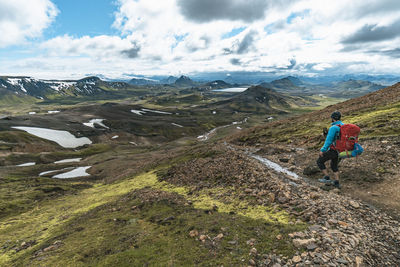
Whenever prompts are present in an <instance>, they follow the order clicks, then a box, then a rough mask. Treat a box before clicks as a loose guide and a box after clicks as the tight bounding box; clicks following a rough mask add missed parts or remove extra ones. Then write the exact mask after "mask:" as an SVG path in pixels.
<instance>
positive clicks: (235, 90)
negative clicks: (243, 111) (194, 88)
mask: <svg viewBox="0 0 400 267" xmlns="http://www.w3.org/2000/svg"><path fill="white" fill-rule="evenodd" d="M246 90H247V88H243V87H232V88H225V89H216V90H213V91H214V92H226V93H241V92H244V91H246Z"/></svg>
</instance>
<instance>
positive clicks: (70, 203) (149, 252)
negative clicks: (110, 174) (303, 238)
mask: <svg viewBox="0 0 400 267" xmlns="http://www.w3.org/2000/svg"><path fill="white" fill-rule="evenodd" d="M145 187H147V188H152V190H157V191H164V192H168V193H172V194H178V195H179V196H180V197H182V198H184V199H186V200H190V201H191V202H192V203H193V207H192V208H190V210H191V211H190V212H193V213H199V214H205V213H204V212H199V210H209V209H210V206H211V205H212V206H213V207H214V206H215V205H217V206H218V210H220V212H215V213H212V214H216V215H215V216H220V217H221V218H222V219H218V220H216V221H220V222H221V223H222V224H230V223H233V222H235V220H232V218H231V217H229V216H233V215H234V216H237V217H238V218H239V221H241V220H244V221H241V222H242V223H243V224H242V227H240V226H239V227H238V228H237V229H241V228H244V229H246V227H244V226H245V225H248V224H249V223H250V222H252V223H254V224H256V225H258V226H259V227H263V226H264V227H272V226H274V227H276V228H274V227H272V228H271V229H270V231H267V230H265V231H260V233H265V234H267V233H269V234H271V233H273V234H276V233H277V232H276V231H283V232H285V231H289V232H290V231H295V230H299V229H303V228H304V227H305V225H303V224H294V222H293V220H292V219H291V218H290V217H289V216H288V215H287V214H286V213H285V212H283V211H272V210H270V209H267V207H258V206H254V208H249V207H251V205H247V206H248V208H247V210H248V212H247V211H246V209H245V208H243V206H240V205H237V203H236V202H235V201H239V200H235V198H234V197H233V198H232V199H231V200H229V201H231V203H230V204H225V203H224V202H226V203H228V202H229V201H228V200H226V199H225V200H224V202H221V201H219V200H216V199H214V200H213V198H212V197H210V194H209V193H210V192H199V193H198V194H196V195H190V194H189V192H190V189H189V188H185V187H176V186H173V185H171V184H167V183H165V182H159V181H158V179H157V176H156V174H155V173H154V172H150V173H145V174H143V175H139V176H136V177H135V178H133V179H127V180H124V181H121V182H120V183H116V184H111V185H95V186H93V187H92V188H89V189H85V190H83V191H81V192H80V193H79V194H77V195H72V196H65V197H61V198H58V199H56V200H53V201H51V202H50V201H48V202H47V201H44V202H42V203H40V204H38V206H37V207H36V208H35V209H33V210H31V211H28V212H26V213H23V214H20V215H19V216H17V217H15V218H8V219H7V220H4V221H3V222H2V223H1V224H0V242H1V243H5V242H7V243H8V244H10V246H11V247H12V245H17V246H18V244H19V243H20V242H21V240H35V241H36V242H37V244H36V245H34V246H33V247H31V248H28V249H27V250H25V251H24V252H19V253H15V252H14V251H13V250H11V249H10V248H8V249H7V248H6V249H3V256H2V258H3V261H5V260H7V261H9V260H11V261H13V262H19V263H22V262H27V261H29V260H30V255H31V254H32V253H33V252H34V251H36V250H37V249H39V248H43V247H44V246H46V245H48V244H49V242H52V241H53V240H54V238H57V237H60V235H61V233H63V232H65V231H68V227H67V225H69V224H70V223H71V222H73V221H74V220H75V218H79V217H81V216H82V215H83V214H85V213H87V212H90V211H92V210H94V209H95V208H97V207H100V206H102V205H105V204H107V203H110V202H113V201H116V200H117V199H119V198H120V197H122V196H123V195H125V194H127V193H129V192H131V191H132V190H139V189H143V188H145ZM221 190H222V189H221ZM244 205H246V204H244ZM129 206H130V205H129ZM125 207H127V206H125ZM184 207H186V206H185V205H184ZM164 208H166V207H165V205H161V206H157V207H155V209H153V208H150V209H149V212H152V214H163V216H164V214H165V216H167V215H168V214H170V213H171V212H172V211H174V212H179V209H178V207H175V206H174V207H172V209H171V208H167V209H166V210H164ZM185 209H186V208H185ZM163 210H164V211H163ZM127 214H128V213H126V212H122V213H121V216H122V215H123V216H127V217H129V220H130V219H135V217H133V218H130V215H127ZM260 214H261V215H260ZM263 214H264V215H263ZM192 215H193V216H192ZM112 216H113V218H115V215H112ZM142 216H145V217H146V215H145V214H143V215H142ZM177 216H180V215H179V214H177ZM167 217H168V216H167ZM186 217H187V220H189V218H191V219H194V220H195V224H196V225H197V226H196V227H197V228H198V229H201V227H204V226H205V225H206V224H208V223H210V222H209V221H207V220H206V222H204V218H203V219H202V218H199V217H196V216H194V214H191V215H190V214H189V215H187V216H186ZM95 218H97V219H96V220H93V223H95V222H96V221H97V223H99V224H100V225H99V226H98V227H94V225H92V223H90V224H89V225H90V227H89V225H86V227H83V228H84V229H88V231H99V232H98V234H94V235H88V236H86V235H82V233H79V236H80V237H79V238H80V239H79V240H80V243H79V244H81V245H80V246H78V247H77V246H76V245H72V246H71V247H70V249H73V250H74V251H82V252H83V251H85V247H87V246H86V244H92V242H96V241H95V240H103V241H104V244H105V245H107V244H108V245H109V246H110V247H109V249H112V241H106V240H108V238H106V236H105V237H101V236H102V234H101V233H102V232H107V231H111V232H109V233H107V235H110V236H115V238H118V237H119V238H122V236H120V235H118V234H116V233H115V232H114V230H113V229H112V228H109V227H107V226H106V225H103V226H102V224H103V223H104V221H103V220H102V219H100V220H99V218H98V217H97V216H95ZM105 219H106V218H105ZM125 219H126V218H125ZM125 219H124V220H125ZM144 219H145V221H146V222H145V223H144V224H143V225H142V226H141V227H149V229H148V231H149V232H148V234H147V235H146V236H147V237H149V238H151V239H152V240H158V239H159V238H160V236H159V233H158V232H157V231H155V230H153V228H152V227H150V226H149V224H148V222H147V220H150V219H148V218H147V219H146V218H144ZM129 220H128V221H129ZM117 221H118V220H117ZM177 221H179V220H177ZM86 222H87V221H86V220H85V223H86ZM150 222H151V221H150ZM185 225H190V224H187V223H185ZM271 225H272V226H271ZM152 226H154V225H152ZM66 227H67V228H66ZM156 229H159V226H156ZM237 229H236V230H237ZM274 229H275V230H274ZM139 232H140V233H141V232H142V231H139ZM163 233H164V237H165V238H161V239H160V240H159V241H160V242H159V243H157V242H156V241H154V242H156V244H155V245H154V246H156V247H151V244H152V242H150V243H149V242H145V243H146V244H148V245H149V246H150V247H147V249H145V250H144V251H142V252H140V253H144V254H145V258H146V259H147V260H150V259H149V258H150V257H152V256H153V260H154V262H159V261H157V259H154V254H155V253H156V251H160V253H161V255H160V256H164V257H168V256H171V254H170V251H169V250H170V249H168V245H167V244H169V243H165V241H168V240H169V241H168V242H172V243H176V244H175V246H172V248H174V247H175V248H176V246H180V245H182V243H180V242H177V240H180V239H179V238H183V239H185V238H187V234H188V233H187V232H186V231H183V229H179V228H177V229H176V230H175V231H169V230H168V231H163ZM252 234H254V229H248V231H247V232H246V233H245V235H246V237H243V240H242V242H244V239H246V238H248V239H249V238H251V235H252ZM269 234H268V235H269ZM171 235H172V237H173V239H172V240H171V239H170V238H171ZM275 236H276V235H275ZM275 236H274V237H273V238H272V237H271V236H269V237H268V238H267V237H265V238H263V240H264V241H269V242H272V243H273V242H274V240H275ZM178 237H179V238H178ZM75 238H77V237H75ZM86 238H88V239H89V240H86ZM177 238H178V239H177ZM111 239H112V238H111ZM165 239H166V240H165ZM248 239H246V240H248ZM64 242H65V244H66V247H67V246H68V244H69V243H68V240H65V241H64ZM76 242H77V241H76ZM282 242H284V241H282ZM267 243H268V242H266V243H265V244H267ZM97 244H98V243H97ZM183 244H184V243H183ZM197 244H198V243H197ZM263 244H264V243H263ZM269 244H270V245H271V243H269ZM281 245H282V246H281V247H282V253H283V251H286V252H285V253H286V254H289V255H290V254H292V253H293V251H292V248H291V245H290V244H286V243H285V242H284V243H283V244H281ZM93 246H94V248H93V249H95V248H96V247H98V245H93ZM157 246H160V247H159V248H157ZM197 246H198V245H196V247H197ZM102 247H103V245H102V246H99V247H98V248H99V249H101V248H102ZM183 247H186V246H183ZM274 247H278V248H279V246H274ZM144 248H146V246H145V247H144ZM189 248H192V246H188V249H189ZM131 249H132V248H131ZM206 251H207V250H206ZM125 253H127V254H126V257H127V258H129V259H130V260H132V258H133V257H134V255H135V254H136V253H138V252H137V251H136V250H135V249H133V250H132V251H130V252H122V254H121V255H120V256H121V257H117V258H121V259H123V255H125ZM196 253H197V252H196ZM56 254H57V255H58V256H57V259H56V261H54V263H55V262H58V263H59V262H63V261H66V262H67V261H68V260H69V262H70V260H71V259H70V258H69V257H67V256H65V258H64V259H62V258H63V257H64V256H63V255H67V254H65V253H64V252H60V253H56ZM89 254H90V251H89ZM180 255H185V253H181V254H180ZM194 255H197V254H194ZM229 255H230V254H229ZM244 255H248V251H245V252H243V253H242V254H241V257H244ZM229 257H231V256H229ZM50 259H51V258H50ZM112 261H116V258H114V259H113V260H112Z"/></svg>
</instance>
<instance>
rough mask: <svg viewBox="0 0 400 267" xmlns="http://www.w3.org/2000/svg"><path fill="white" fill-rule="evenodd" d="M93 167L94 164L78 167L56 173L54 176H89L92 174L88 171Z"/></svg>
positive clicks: (67, 177)
mask: <svg viewBox="0 0 400 267" xmlns="http://www.w3.org/2000/svg"><path fill="white" fill-rule="evenodd" d="M91 167H92V166H86V167H78V168H76V169H73V170H72V171H69V172H65V173H61V174H57V175H54V176H53V177H52V178H58V179H69V178H77V177H87V176H90V174H89V173H87V172H86V171H87V170H88V169H90V168H91Z"/></svg>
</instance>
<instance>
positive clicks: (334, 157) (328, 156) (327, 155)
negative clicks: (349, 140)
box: [317, 149, 339, 172]
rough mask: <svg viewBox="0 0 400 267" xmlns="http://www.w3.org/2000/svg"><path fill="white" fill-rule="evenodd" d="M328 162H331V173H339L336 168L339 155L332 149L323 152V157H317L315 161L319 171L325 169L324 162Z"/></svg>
mask: <svg viewBox="0 0 400 267" xmlns="http://www.w3.org/2000/svg"><path fill="white" fill-rule="evenodd" d="M328 160H330V161H331V169H332V171H333V172H338V171H339V168H338V164H339V153H338V152H337V151H336V150H333V149H329V150H328V151H326V152H324V154H323V156H322V157H319V158H318V160H317V165H318V167H319V169H320V170H321V171H322V170H325V169H326V167H325V162H327V161H328Z"/></svg>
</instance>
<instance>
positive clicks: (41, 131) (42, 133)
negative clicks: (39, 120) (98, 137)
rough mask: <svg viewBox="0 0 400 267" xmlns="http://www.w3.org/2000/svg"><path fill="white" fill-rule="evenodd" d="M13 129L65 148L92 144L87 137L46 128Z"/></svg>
mask: <svg viewBox="0 0 400 267" xmlns="http://www.w3.org/2000/svg"><path fill="white" fill-rule="evenodd" d="M11 128H13V129H17V130H22V131H25V132H28V133H30V134H32V135H34V136H37V137H40V138H43V139H46V140H50V141H54V142H56V143H57V144H59V145H60V146H62V147H65V148H77V147H80V146H83V145H89V144H91V143H92V141H90V139H89V138H87V137H80V138H77V137H75V136H74V135H72V134H71V133H70V132H67V131H59V130H52V129H47V128H37V127H18V126H16V127H11Z"/></svg>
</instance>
